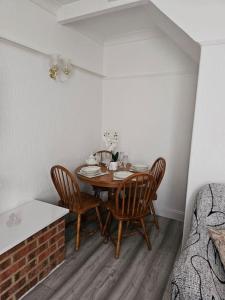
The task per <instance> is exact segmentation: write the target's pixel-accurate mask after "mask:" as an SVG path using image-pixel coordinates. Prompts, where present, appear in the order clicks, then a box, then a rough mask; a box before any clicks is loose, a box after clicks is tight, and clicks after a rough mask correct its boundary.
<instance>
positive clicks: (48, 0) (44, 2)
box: [30, 0, 61, 16]
mask: <svg viewBox="0 0 225 300" xmlns="http://www.w3.org/2000/svg"><path fill="white" fill-rule="evenodd" d="M30 2H32V3H33V4H35V5H37V6H39V7H40V8H41V9H44V10H45V11H47V12H49V13H50V14H52V15H54V16H56V14H57V11H58V9H59V8H60V7H61V5H60V3H59V2H58V1H57V0H30Z"/></svg>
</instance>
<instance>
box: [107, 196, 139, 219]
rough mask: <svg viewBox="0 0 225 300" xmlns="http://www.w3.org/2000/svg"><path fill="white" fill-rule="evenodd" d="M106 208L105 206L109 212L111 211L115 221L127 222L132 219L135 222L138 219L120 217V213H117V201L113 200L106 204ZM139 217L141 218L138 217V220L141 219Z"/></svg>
mask: <svg viewBox="0 0 225 300" xmlns="http://www.w3.org/2000/svg"><path fill="white" fill-rule="evenodd" d="M104 206H105V208H106V209H108V210H110V211H111V213H112V215H113V217H114V218H115V219H117V220H124V221H126V220H131V219H133V220H136V219H137V216H135V217H134V218H132V217H131V216H129V217H126V216H120V215H119V214H118V212H116V206H115V201H113V200H112V201H111V200H109V201H106V202H104ZM139 217H141V216H138V218H139Z"/></svg>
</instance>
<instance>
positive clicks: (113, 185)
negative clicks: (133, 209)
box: [75, 164, 131, 199]
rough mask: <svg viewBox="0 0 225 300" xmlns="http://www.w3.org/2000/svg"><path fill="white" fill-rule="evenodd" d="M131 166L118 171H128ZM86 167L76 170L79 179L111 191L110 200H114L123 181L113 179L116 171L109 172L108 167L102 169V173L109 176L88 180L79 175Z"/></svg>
mask: <svg viewBox="0 0 225 300" xmlns="http://www.w3.org/2000/svg"><path fill="white" fill-rule="evenodd" d="M130 166H131V165H130V164H128V165H127V167H126V168H119V169H118V171H128V170H129V169H130ZM82 167H84V165H82V166H79V167H78V168H76V170H75V174H76V175H77V178H78V179H79V180H80V181H82V182H84V183H87V184H89V185H91V186H94V187H100V188H107V189H109V198H110V199H112V198H114V196H115V190H116V189H117V188H118V186H119V184H120V182H121V180H114V179H113V173H114V172H115V171H108V170H107V168H106V167H101V170H102V172H107V174H105V175H102V176H97V177H93V178H88V177H86V176H82V175H81V174H79V171H80V170H81V168H82Z"/></svg>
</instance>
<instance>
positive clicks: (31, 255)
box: [27, 242, 48, 262]
mask: <svg viewBox="0 0 225 300" xmlns="http://www.w3.org/2000/svg"><path fill="white" fill-rule="evenodd" d="M47 248H48V242H46V243H44V244H42V245H41V246H40V247H38V248H37V249H35V250H34V251H32V252H30V253H29V254H28V256H27V260H28V262H29V261H30V260H32V259H34V258H35V257H37V256H38V254H40V253H41V252H43V251H44V250H45V249H47Z"/></svg>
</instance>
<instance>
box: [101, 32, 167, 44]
mask: <svg viewBox="0 0 225 300" xmlns="http://www.w3.org/2000/svg"><path fill="white" fill-rule="evenodd" d="M164 36H165V35H164V34H163V32H162V31H161V30H159V29H158V28H154V29H151V28H143V29H140V30H135V31H130V32H128V33H125V34H119V35H115V36H113V37H112V38H110V39H109V40H108V41H105V42H104V46H105V47H111V46H115V45H120V44H128V43H135V42H138V41H144V40H150V39H156V38H163V37H164Z"/></svg>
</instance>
